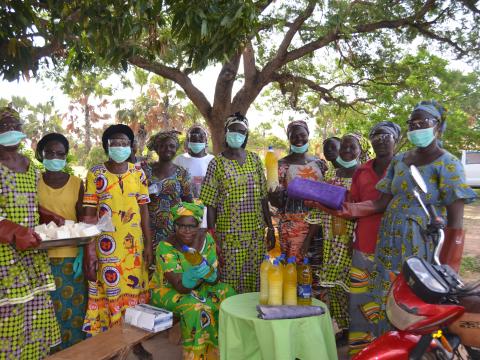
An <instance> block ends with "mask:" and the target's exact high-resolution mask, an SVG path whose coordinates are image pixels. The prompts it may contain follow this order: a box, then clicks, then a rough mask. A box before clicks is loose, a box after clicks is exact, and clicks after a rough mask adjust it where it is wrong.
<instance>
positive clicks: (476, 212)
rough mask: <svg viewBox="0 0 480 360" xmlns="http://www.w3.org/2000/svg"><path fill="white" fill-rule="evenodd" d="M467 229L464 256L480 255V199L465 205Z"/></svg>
mask: <svg viewBox="0 0 480 360" xmlns="http://www.w3.org/2000/svg"><path fill="white" fill-rule="evenodd" d="M463 221H464V224H463V225H464V227H465V230H466V232H467V233H466V236H465V249H464V251H463V254H464V256H480V201H476V202H474V203H473V204H470V205H467V206H466V207H465V214H464V220H463Z"/></svg>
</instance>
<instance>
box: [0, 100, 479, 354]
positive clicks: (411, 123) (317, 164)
mask: <svg viewBox="0 0 480 360" xmlns="http://www.w3.org/2000/svg"><path fill="white" fill-rule="evenodd" d="M407 123H408V127H409V132H408V138H409V140H410V141H411V143H412V144H413V146H414V148H413V149H412V150H410V151H408V152H406V153H401V154H398V155H396V156H394V148H395V145H396V143H397V142H398V140H399V138H400V127H399V126H398V125H396V124H394V123H392V122H389V121H384V122H381V123H379V124H377V125H376V126H374V128H373V129H372V130H371V132H370V134H369V140H370V143H369V142H368V141H367V140H365V139H363V138H362V137H361V136H360V135H358V134H353V133H352V134H347V135H344V136H343V137H342V138H337V137H332V138H329V139H327V140H325V141H324V144H323V145H324V155H325V159H326V160H327V161H328V163H327V162H326V161H324V160H321V159H319V158H317V157H315V156H313V155H310V154H309V153H308V147H309V129H308V126H307V124H306V123H305V122H303V121H294V122H291V123H290V124H289V126H288V129H287V136H288V140H289V142H290V153H289V154H288V155H287V156H286V157H284V158H283V159H281V160H280V161H279V168H278V171H279V183H280V186H279V187H278V188H277V189H275V190H273V191H270V192H268V191H267V186H266V179H265V175H264V168H263V165H262V163H261V161H260V158H259V157H258V155H257V154H255V153H254V152H250V151H248V150H246V145H247V142H248V133H249V123H248V120H247V119H246V118H245V117H244V116H242V115H241V114H239V113H236V114H233V115H231V116H229V117H228V118H227V119H226V122H225V150H224V151H223V152H221V153H220V154H218V155H217V156H215V157H213V156H212V155H209V154H207V152H206V147H207V131H206V130H205V129H203V128H202V127H201V126H199V125H194V126H193V127H192V128H190V129H189V130H188V132H187V140H186V141H187V144H186V148H185V149H186V153H185V154H183V155H180V156H179V157H177V158H175V155H176V153H177V151H178V150H179V146H180V142H179V139H178V133H177V132H176V131H161V132H159V133H157V134H155V135H153V136H152V137H151V138H150V140H149V142H148V144H147V147H148V149H149V150H152V151H154V152H156V154H157V155H158V160H157V161H155V162H146V161H142V162H138V163H137V164H134V163H132V162H131V161H132V148H134V145H135V139H134V134H133V132H132V130H131V129H130V128H129V127H128V126H126V125H112V126H110V127H109V128H107V129H106V130H105V132H104V133H103V136H102V145H103V148H104V150H105V152H106V154H107V155H108V160H107V161H106V162H105V163H103V164H98V165H96V166H94V167H92V168H91V169H90V170H89V171H88V174H87V177H86V182H85V184H83V182H82V181H81V180H80V179H79V178H77V177H75V176H73V175H69V174H68V173H67V172H65V166H66V157H67V155H68V151H69V144H68V141H67V139H66V138H65V137H64V136H63V135H61V134H48V135H46V136H45V137H44V138H43V139H42V140H41V141H40V142H39V143H38V145H37V149H36V158H37V159H38V160H39V161H40V162H41V163H42V164H43V167H44V170H45V171H44V172H43V173H41V174H40V173H39V172H38V171H37V170H36V169H35V167H34V166H33V164H31V163H30V161H29V160H28V159H27V158H26V157H24V156H23V155H21V153H20V151H19V149H20V144H21V141H22V140H23V139H24V138H25V135H24V134H23V132H22V131H21V128H22V125H21V121H20V117H19V115H18V113H17V112H16V111H14V110H12V109H10V108H3V109H0V178H1V188H0V189H1V191H0V234H1V235H0V271H1V272H2V276H1V278H0V282H1V286H0V292H1V296H0V324H1V325H2V326H1V327H0V340H1V341H2V344H4V346H2V349H0V354H6V355H5V357H6V358H9V357H10V358H15V359H32V358H38V359H40V358H43V357H45V356H46V355H47V354H48V353H49V351H50V348H52V347H56V346H59V348H65V347H67V346H70V345H72V344H74V343H76V342H78V341H81V340H82V339H83V338H84V337H85V334H89V335H95V334H98V333H99V332H102V331H105V330H107V329H108V328H110V327H111V326H113V325H115V324H117V323H119V322H120V321H121V316H122V314H123V313H124V311H125V309H126V308H127V307H130V306H135V305H136V304H139V303H146V302H150V303H152V304H153V305H155V306H159V307H162V308H165V309H168V310H171V311H173V312H175V313H176V314H177V315H179V316H180V319H181V320H180V324H181V331H182V338H183V351H184V357H185V358H188V359H210V358H216V357H217V355H218V349H217V347H218V339H217V331H218V324H217V321H218V311H219V306H220V303H221V301H222V300H224V299H225V298H227V297H228V296H231V295H232V294H235V293H244V292H252V291H257V290H258V289H259V269H260V263H261V261H262V259H263V257H264V255H265V254H266V252H267V251H268V250H270V249H272V248H273V247H274V245H275V229H274V226H273V222H272V216H271V206H273V207H276V208H277V209H278V233H279V239H280V245H281V249H282V252H284V253H285V254H286V255H287V256H296V257H297V259H298V260H299V261H300V259H301V258H302V257H305V256H308V257H310V259H311V260H312V266H313V269H314V284H313V285H314V290H315V294H316V295H318V296H319V297H320V298H322V299H324V300H325V301H326V302H327V304H328V305H329V308H330V312H331V314H332V316H333V318H334V319H335V322H336V324H337V325H338V328H339V330H341V332H340V334H342V335H345V337H347V334H348V339H349V344H350V350H351V353H352V354H353V353H355V352H357V351H359V350H360V349H361V348H362V347H364V346H365V345H366V344H368V343H369V342H370V341H371V340H372V339H373V338H375V337H376V336H379V335H380V334H381V333H382V332H384V331H386V330H387V329H388V321H387V319H386V317H385V296H386V292H387V291H388V288H389V286H390V283H391V281H392V279H393V277H394V275H395V274H396V273H397V272H398V271H399V270H400V267H401V264H402V262H403V260H404V259H405V258H406V257H408V256H409V255H412V254H416V255H420V256H425V257H428V256H430V254H431V247H430V246H429V244H425V243H424V241H423V239H422V238H421V236H420V234H419V231H420V230H419V229H418V227H417V226H416V225H415V224H414V223H413V222H412V216H413V217H414V218H415V221H416V223H420V224H421V223H422V222H423V223H425V221H426V218H425V215H424V214H423V213H422V212H421V210H420V208H419V207H418V205H417V204H416V203H415V202H414V201H413V200H412V196H411V194H410V191H411V188H412V186H413V182H412V179H410V177H409V172H408V166H409V165H411V164H414V165H416V166H417V167H418V168H419V170H420V172H421V173H422V175H423V176H424V178H425V179H426V181H427V183H428V188H429V191H428V194H427V196H426V201H427V203H429V204H432V205H434V206H435V207H437V209H438V211H439V213H443V214H446V217H447V223H448V228H447V231H446V233H447V241H446V246H447V248H448V251H446V252H445V253H444V254H443V260H444V261H445V262H447V263H452V264H453V263H454V262H458V258H459V257H461V249H458V248H456V247H455V244H458V243H461V242H462V239H463V236H464V232H463V230H462V217H463V206H464V204H465V203H468V202H469V201H472V200H473V199H474V198H475V194H474V193H473V191H472V190H471V189H470V188H469V187H468V186H466V185H465V179H464V175H463V169H462V166H461V164H460V163H459V161H458V160H457V159H456V158H455V157H453V156H452V155H450V154H449V153H448V152H446V151H445V150H444V149H442V148H441V147H440V146H439V143H438V141H437V139H438V138H439V137H440V136H441V134H442V132H443V131H444V130H445V117H444V109H443V108H442V107H441V106H439V105H438V104H437V103H435V102H422V103H420V104H419V105H418V106H417V107H416V108H415V109H414V110H413V112H412V114H411V116H410V119H409V120H408V121H407ZM370 144H371V147H373V150H374V152H375V158H374V159H371V160H369V157H370V151H369V149H370ZM192 174H193V176H192ZM296 177H302V178H308V179H312V180H315V181H326V182H329V183H332V184H336V185H340V186H343V187H346V188H347V189H348V190H349V192H348V198H347V202H346V203H345V204H344V206H343V208H342V209H341V210H339V211H333V210H331V209H328V208H325V207H323V206H322V205H321V204H318V203H314V202H307V201H302V200H298V199H292V198H289V197H288V193H287V192H286V188H287V187H288V184H289V182H290V181H291V180H293V179H294V178H296ZM382 213H383V215H382ZM103 216H109V217H110V218H111V221H112V224H111V225H113V229H112V228H110V229H108V230H113V231H104V232H102V234H101V235H100V236H99V237H98V238H97V239H96V240H95V241H93V242H92V243H90V244H89V245H87V246H85V247H84V248H79V247H68V248H55V249H52V250H49V251H48V253H47V252H45V251H44V250H39V249H38V248H37V247H38V246H39V244H40V242H41V240H40V239H39V237H38V235H37V234H36V233H35V232H34V231H33V227H34V226H35V225H37V224H38V223H39V222H49V221H54V222H56V223H57V224H61V223H63V222H64V221H65V220H73V221H83V222H87V223H91V224H95V223H97V222H98V221H99V219H100V218H102V217H103ZM184 245H186V246H188V247H192V248H195V249H196V250H197V251H198V252H200V253H201V254H202V255H203V256H204V257H205V259H206V260H207V263H206V264H205V263H203V264H201V265H197V266H192V265H191V264H190V263H189V262H188V261H187V260H186V258H185V257H184V255H183V251H182V247H183V246H184ZM459 254H460V255H459ZM212 269H213V270H212ZM85 280H88V282H86V281H85ZM60 334H61V335H60ZM59 344H60V345H59ZM135 351H136V353H137V354H138V355H141V356H143V357H144V358H149V357H150V354H148V353H147V352H146V351H145V350H144V349H143V348H142V347H141V346H138V347H136V349H135Z"/></svg>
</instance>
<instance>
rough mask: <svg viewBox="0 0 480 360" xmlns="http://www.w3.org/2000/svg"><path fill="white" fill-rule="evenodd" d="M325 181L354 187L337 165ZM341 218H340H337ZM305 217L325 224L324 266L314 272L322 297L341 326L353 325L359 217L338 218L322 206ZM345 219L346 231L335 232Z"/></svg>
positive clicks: (317, 223)
mask: <svg viewBox="0 0 480 360" xmlns="http://www.w3.org/2000/svg"><path fill="white" fill-rule="evenodd" d="M325 182H327V183H330V184H334V185H338V186H343V187H345V188H347V189H350V186H351V185H352V179H351V178H342V177H338V176H337V175H336V169H331V170H329V171H327V173H326V174H325ZM337 219H338V220H337ZM305 221H306V222H308V223H309V224H316V225H321V226H322V228H323V238H324V239H323V241H324V242H323V266H322V268H321V270H320V271H317V272H315V273H314V274H313V278H314V280H313V286H314V288H316V287H317V286H319V287H320V288H322V291H321V292H320V293H321V297H322V298H323V299H324V300H325V301H326V302H327V303H328V306H329V309H330V313H331V314H332V317H333V318H334V319H335V321H336V322H337V325H338V327H339V328H340V330H345V329H348V326H349V314H348V305H349V296H350V269H351V267H352V242H353V236H354V228H355V221H350V220H344V219H339V218H335V219H334V217H333V216H331V215H329V214H327V213H325V212H323V211H321V210H319V209H312V210H311V211H310V212H309V213H308V215H307V217H306V218H305ZM333 221H340V222H343V223H344V228H345V232H344V234H343V235H337V236H334V235H333V233H332V222H333Z"/></svg>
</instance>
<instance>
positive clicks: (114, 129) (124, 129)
mask: <svg viewBox="0 0 480 360" xmlns="http://www.w3.org/2000/svg"><path fill="white" fill-rule="evenodd" d="M114 134H125V135H126V136H127V137H128V139H129V140H130V142H131V143H132V144H133V140H135V135H134V134H133V131H132V129H130V127H129V126H127V125H124V124H115V125H110V126H109V127H108V128H106V129H105V131H104V132H103V135H102V146H103V150H105V152H108V140H109V139H110V138H111V137H112V135H114Z"/></svg>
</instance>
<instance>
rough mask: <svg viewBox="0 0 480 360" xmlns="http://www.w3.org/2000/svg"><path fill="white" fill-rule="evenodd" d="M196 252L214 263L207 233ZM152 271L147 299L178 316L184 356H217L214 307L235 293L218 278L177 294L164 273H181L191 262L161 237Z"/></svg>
mask: <svg viewBox="0 0 480 360" xmlns="http://www.w3.org/2000/svg"><path fill="white" fill-rule="evenodd" d="M200 253H201V254H202V255H203V257H204V258H205V259H207V262H208V263H209V264H211V265H212V266H214V267H215V268H216V267H217V265H218V261H217V255H216V252H215V242H214V240H213V238H212V236H211V235H210V234H207V236H206V238H205V242H204V245H203V248H202V250H201V251H200ZM156 257H157V263H156V271H155V272H154V274H153V278H152V280H151V282H150V288H151V291H152V297H151V300H150V303H151V304H152V305H154V306H157V307H161V308H164V309H167V310H170V311H172V312H174V313H175V314H176V315H178V316H180V326H181V331H182V339H183V350H184V358H185V359H192V360H197V359H199V360H200V359H202V360H204V359H215V358H217V357H218V355H217V348H218V311H219V309H220V303H221V302H222V301H223V300H225V299H226V298H227V297H229V296H232V295H235V291H234V290H233V288H232V287H231V286H229V285H227V284H224V283H221V282H218V283H216V284H208V283H206V282H204V283H203V284H202V285H200V287H198V288H197V289H195V290H192V292H191V293H190V294H180V293H179V292H178V291H177V290H175V288H174V287H173V286H172V284H170V283H169V282H168V280H167V279H166V277H165V274H166V273H168V272H173V273H176V274H182V273H183V272H185V271H186V270H188V269H189V268H190V267H191V266H192V265H191V264H190V263H189V262H188V261H187V260H186V259H185V257H184V256H183V253H182V252H181V251H178V250H177V249H176V248H175V247H174V246H173V245H172V244H170V243H169V242H168V241H162V242H161V243H160V244H159V245H158V247H157V251H156Z"/></svg>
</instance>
